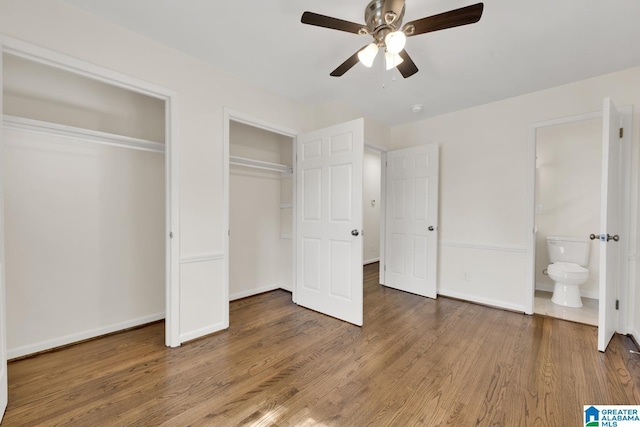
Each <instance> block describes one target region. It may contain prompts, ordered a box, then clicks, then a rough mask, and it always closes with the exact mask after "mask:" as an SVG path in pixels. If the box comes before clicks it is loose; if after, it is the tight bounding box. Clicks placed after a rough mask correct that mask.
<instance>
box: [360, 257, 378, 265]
mask: <svg viewBox="0 0 640 427" xmlns="http://www.w3.org/2000/svg"><path fill="white" fill-rule="evenodd" d="M374 262H380V257H378V258H371V259H367V260H364V261H362V265H367V264H373V263H374Z"/></svg>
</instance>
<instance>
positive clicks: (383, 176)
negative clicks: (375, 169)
mask: <svg viewBox="0 0 640 427" xmlns="http://www.w3.org/2000/svg"><path fill="white" fill-rule="evenodd" d="M379 233H380V265H379V266H378V282H379V283H380V284H381V285H384V284H385V279H386V274H385V265H386V262H387V261H386V259H387V258H386V257H387V252H386V247H387V245H386V237H387V153H386V152H382V153H380V231H379Z"/></svg>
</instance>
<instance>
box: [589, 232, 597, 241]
mask: <svg viewBox="0 0 640 427" xmlns="http://www.w3.org/2000/svg"><path fill="white" fill-rule="evenodd" d="M589 238H590V239H591V240H596V239H599V238H600V235H599V234H593V233H591V234H589Z"/></svg>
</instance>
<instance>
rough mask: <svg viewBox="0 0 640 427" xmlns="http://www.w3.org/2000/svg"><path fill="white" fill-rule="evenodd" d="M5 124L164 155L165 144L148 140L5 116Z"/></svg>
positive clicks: (18, 128) (25, 129) (46, 133)
mask: <svg viewBox="0 0 640 427" xmlns="http://www.w3.org/2000/svg"><path fill="white" fill-rule="evenodd" d="M3 123H4V126H5V128H6V129H17V130H24V131H28V132H35V133H40V134H45V135H56V136H62V137H65V138H73V139H78V140H82V141H84V142H93V143H96V144H102V145H109V146H112V147H120V148H129V149H132V150H140V151H150V152H153V153H162V154H164V144H161V143H159V142H153V141H148V140H146V139H140V138H133V137H130V136H124V135H117V134H113V133H107V132H100V131H97V130H90V129H83V128H78V127H74V126H67V125H61V124H58V123H50V122H43V121H41V120H33V119H26V118H24V117H16V116H8V115H4V117H3Z"/></svg>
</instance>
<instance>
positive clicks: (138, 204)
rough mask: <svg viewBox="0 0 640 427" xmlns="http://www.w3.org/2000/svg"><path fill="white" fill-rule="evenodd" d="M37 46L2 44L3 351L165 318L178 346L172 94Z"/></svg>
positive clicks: (41, 347)
mask: <svg viewBox="0 0 640 427" xmlns="http://www.w3.org/2000/svg"><path fill="white" fill-rule="evenodd" d="M34 50H38V53H41V54H43V56H45V57H47V56H51V57H56V60H49V59H45V58H40V57H39V56H38V55H29V54H25V55H23V54H21V53H20V52H19V51H18V50H16V49H13V50H12V53H7V49H5V51H4V53H3V54H2V65H3V66H2V90H3V114H4V115H3V129H4V134H3V141H2V143H3V151H4V152H3V162H2V174H3V182H4V218H5V228H4V234H5V235H4V243H5V260H6V269H5V288H6V300H7V303H6V322H7V323H6V325H7V356H8V358H9V359H13V358H19V357H23V356H26V355H30V354H34V353H38V352H41V351H46V350H50V349H53V348H56V347H59V346H64V345H68V344H71V343H74V342H78V341H82V340H85V339H89V338H94V337H97V336H100V335H104V334H108V333H112V332H115V331H119V330H123V329H127V328H130V327H135V326H140V325H143V324H146V323H150V322H154V321H158V320H162V319H165V317H167V333H166V342H167V345H178V344H179V342H178V341H177V339H178V336H177V333H175V334H173V335H174V336H171V335H172V334H171V333H170V329H173V330H174V331H177V326H178V325H177V323H172V322H170V321H169V319H168V317H169V315H168V313H167V310H171V308H169V307H171V306H172V304H171V301H170V297H169V294H170V293H171V286H172V285H171V275H172V274H173V272H174V271H177V268H171V263H172V257H171V256H170V254H171V252H172V247H173V246H174V245H172V244H169V243H168V234H169V233H168V231H167V229H169V230H171V226H170V224H172V223H173V222H172V220H177V218H173V217H172V215H171V209H172V207H173V204H172V203H173V202H172V198H171V197H170V196H171V194H170V192H169V188H171V184H172V180H171V175H170V169H171V167H170V166H171V162H170V160H171V159H170V155H169V152H170V150H169V149H168V148H169V144H170V142H172V137H173V136H174V135H173V131H172V130H171V126H170V124H171V122H172V121H173V115H172V112H171V111H170V110H171V102H170V101H171V95H167V96H166V97H165V96H161V95H160V94H157V95H158V96H153V95H154V94H152V93H145V90H144V88H142V89H141V91H140V92H137V91H135V89H136V88H137V87H138V86H137V84H138V83H140V85H141V86H144V83H143V82H136V81H134V80H133V79H127V80H129V82H128V84H127V85H126V87H127V88H126V89H125V88H124V86H125V85H124V84H114V83H116V82H120V81H119V79H120V78H122V79H125V77H123V76H115V77H113V78H109V77H105V78H103V79H99V78H100V77H101V75H100V73H102V72H103V70H101V69H98V68H97V67H94V68H93V69H92V71H91V72H88V71H86V72H83V67H84V66H86V67H87V68H90V67H92V66H90V65H89V64H76V67H74V68H73V71H70V70H68V69H65V66H64V64H65V63H66V62H71V61H73V60H72V59H70V58H66V57H62V56H61V55H60V56H58V55H56V54H53V53H48V52H42V51H41V50H39V49H35V48H34ZM14 51H15V53H16V54H13V53H14ZM31 58H33V60H32V59H31ZM40 59H42V61H40ZM59 64H60V65H59ZM58 65H59V66H58ZM76 70H77V72H76ZM104 73H105V74H110V73H109V72H107V71H104ZM113 74H115V73H113ZM174 172H175V171H174ZM174 232H176V233H177V232H178V230H177V228H176V229H174ZM176 285H177V284H176ZM173 302H175V303H177V300H176V301H173ZM175 320H177V319H175Z"/></svg>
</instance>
